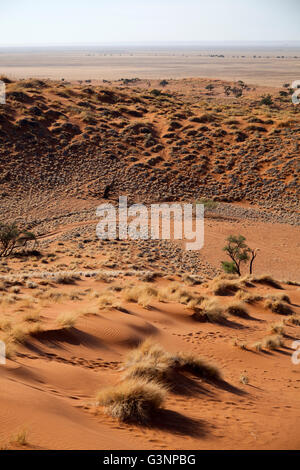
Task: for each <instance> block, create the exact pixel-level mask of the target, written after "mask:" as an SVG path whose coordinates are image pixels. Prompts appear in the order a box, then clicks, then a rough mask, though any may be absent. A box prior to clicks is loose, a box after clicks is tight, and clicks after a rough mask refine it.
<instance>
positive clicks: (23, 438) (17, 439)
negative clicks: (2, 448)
mask: <svg viewBox="0 0 300 470" xmlns="http://www.w3.org/2000/svg"><path fill="white" fill-rule="evenodd" d="M10 442H11V443H15V444H19V445H20V446H26V445H27V444H28V440H27V431H26V430H25V429H23V430H21V431H19V432H18V433H17V434H16V435H15V436H13V437H12V438H11V440H10Z"/></svg>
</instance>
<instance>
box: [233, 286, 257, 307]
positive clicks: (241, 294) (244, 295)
mask: <svg viewBox="0 0 300 470" xmlns="http://www.w3.org/2000/svg"><path fill="white" fill-rule="evenodd" d="M234 297H235V298H236V299H237V300H241V301H242V302H245V303H246V304H254V303H255V302H259V301H260V300H262V299H263V297H262V296H261V295H255V294H250V293H249V292H247V291H244V290H242V289H239V290H238V291H237V292H236V294H235V296H234Z"/></svg>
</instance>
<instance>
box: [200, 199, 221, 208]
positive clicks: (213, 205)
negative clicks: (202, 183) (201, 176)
mask: <svg viewBox="0 0 300 470" xmlns="http://www.w3.org/2000/svg"><path fill="white" fill-rule="evenodd" d="M197 204H203V205H204V209H205V210H208V211H210V210H213V209H215V208H216V207H217V206H218V203H217V202H216V201H213V200H212V199H208V198H206V197H202V198H201V199H199V201H197Z"/></svg>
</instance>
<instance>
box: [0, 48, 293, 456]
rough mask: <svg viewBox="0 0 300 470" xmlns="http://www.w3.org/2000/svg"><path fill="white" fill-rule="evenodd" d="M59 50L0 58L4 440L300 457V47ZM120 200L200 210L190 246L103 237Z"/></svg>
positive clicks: (0, 441) (43, 445)
mask: <svg viewBox="0 0 300 470" xmlns="http://www.w3.org/2000/svg"><path fill="white" fill-rule="evenodd" d="M120 53H121V52H120ZM222 53H223V51H217V52H216V54H217V55H220V54H221V55H222ZM226 53H227V55H228V51H225V53H224V54H225V56H226ZM15 54H17V53H15ZM72 54H73V53H71V52H68V53H64V54H62V53H60V54H59V53H57V52H51V54H50V53H49V54H44V55H43V58H42V59H41V57H40V56H39V57H38V56H36V57H33V56H32V55H31V56H30V58H28V56H26V55H24V56H22V57H23V59H22V60H24V63H23V62H22V60H21V59H20V57H17V58H16V56H14V54H12V53H11V52H10V53H9V54H8V53H4V52H3V51H1V54H0V59H1V62H0V72H1V73H3V76H2V77H1V80H3V81H4V82H5V84H6V104H3V105H0V162H1V165H0V192H1V201H0V219H1V222H2V223H8V224H12V223H13V222H15V223H16V224H17V226H18V227H19V228H20V229H22V230H24V229H26V230H27V231H30V232H32V233H34V235H35V238H36V239H35V240H32V241H30V242H29V243H28V244H27V245H26V247H24V246H21V244H20V245H19V246H17V247H16V249H15V250H14V251H12V253H11V254H10V255H9V256H2V257H1V258H0V339H1V340H2V341H4V342H5V344H6V355H7V360H6V364H3V365H0V384H1V385H0V422H1V424H0V445H1V449H2V450H4V449H106V450H107V449H112V450H113V449H299V446H300V434H299V417H300V398H299V389H300V365H299V364H298V362H297V355H296V354H295V349H296V348H297V345H296V346H295V342H296V341H300V329H299V324H300V290H299V287H300V279H299V267H300V251H299V246H300V241H299V222H300V214H299V166H300V161H299V132H300V106H295V105H293V104H292V101H291V94H292V93H293V90H291V88H290V85H291V83H292V81H293V80H296V79H297V78H300V76H299V73H298V72H299V65H298V64H299V57H298V59H297V58H294V56H296V57H297V56H300V52H299V51H298V52H297V51H292V52H291V51H290V52H289V54H287V52H286V51H284V52H282V51H281V50H276V52H275V51H269V50H268V51H261V53H259V52H257V51H251V52H249V51H248V50H247V51H246V52H245V51H240V52H238V51H234V52H233V51H230V56H231V58H229V57H228V58H226V57H209V56H208V57H205V58H204V57H203V55H204V51H200V52H199V54H200V55H202V56H199V57H198V56H197V55H196V53H195V52H193V53H192V52H186V51H180V52H179V51H176V52H174V55H172V54H173V52H172V53H171V52H170V51H169V52H168V60H166V58H164V57H163V53H162V52H160V53H159V54H158V53H157V52H156V54H158V55H157V56H155V53H153V52H152V53H151V54H150V53H148V54H146V53H145V52H143V54H144V55H143V57H141V56H140V55H139V54H137V53H136V55H134V56H133V57H131V58H130V56H126V57H123V58H121V59H119V58H118V59H117V58H116V57H114V56H113V57H107V58H105V57H102V56H101V57H100V55H99V57H98V56H97V57H95V56H94V54H95V51H93V50H92V51H89V52H88V54H91V55H90V56H87V55H85V56H84V58H83V57H81V56H83V55H84V54H87V53H86V52H85V53H83V52H80V54H81V56H80V54H79V56H78V53H77V56H76V57H75V55H74V54H73V55H72ZM114 54H116V52H114ZM184 54H189V57H187V58H185V57H184ZM272 54H273V55H274V56H275V57H274V58H273V59H272V58H270V57H271V55H272ZM66 55H68V57H69V59H68V60H70V63H68V64H66ZM213 55H215V54H213ZM233 55H234V56H235V57H234V58H233V57H232V56H233ZM242 55H245V57H241V56H242ZM254 55H255V56H259V55H261V56H262V57H264V56H269V58H254V57H253V56H254ZM171 56H172V58H171ZM237 56H239V57H237ZM246 56H247V57H246ZM250 56H251V58H250ZM277 56H278V58H276V57H277ZM281 56H285V58H281ZM78 57H79V58H78ZM123 59H124V63H125V65H124V68H123V69H122V67H121V68H119V67H120V63H121V62H122V61H123ZM114 60H116V63H118V64H119V65H118V66H116V67H114V66H113V61H114ZM43 61H44V63H43ZM76 61H79V62H80V63H79V64H78V63H77V62H76ZM88 61H91V62H92V65H90V66H89V65H88ZM126 61H127V62H126ZM129 61H131V62H130V64H129ZM168 61H169V62H168ZM204 61H205V63H206V65H204ZM259 61H260V62H259ZM134 62H135V63H134ZM175 62H176V64H175ZM150 63H151V64H152V67H153V68H152V70H149V69H150V68H151V67H150ZM253 63H255V68H254V66H253ZM16 64H17V65H16ZM101 64H102V65H101ZM128 64H129V65H128ZM153 64H154V65H153ZM224 64H227V65H224ZM259 64H260V65H259ZM126 67H127V71H126V70H125V69H126ZM174 69H176V74H175V73H174ZM103 71H105V72H103ZM297 73H298V76H297ZM120 195H126V196H127V197H128V201H129V202H130V203H131V204H133V203H143V204H146V205H147V204H148V205H149V204H151V203H172V202H182V203H184V202H186V203H196V202H197V201H198V202H203V203H204V205H205V220H204V226H205V243H204V247H203V248H202V249H201V250H199V251H186V250H185V242H184V241H180V240H175V239H173V238H171V240H130V239H128V240H122V239H119V238H117V239H115V240H99V238H98V237H97V235H96V226H97V223H98V218H97V216H96V208H97V207H98V206H99V204H102V203H111V204H117V202H118V198H119V196H120ZM230 235H236V236H238V235H242V236H244V237H245V239H246V243H247V244H248V245H249V247H250V248H252V249H254V250H256V253H257V255H256V258H255V260H254V265H253V270H252V273H250V272H249V263H248V262H247V263H246V262H245V263H241V273H240V275H238V274H235V273H233V274H230V273H225V272H224V271H223V269H222V265H221V261H224V260H227V261H229V258H228V256H227V254H226V252H224V251H223V247H224V246H225V245H226V239H227V238H228V237H229V236H230ZM293 357H294V360H292V358H293ZM295 359H296V360H295ZM137 385H138V386H139V387H140V389H139V390H138V391H136V395H135V397H134V400H135V401H134V403H131V404H130V406H131V407H132V408H130V406H129V408H126V409H125V405H124V403H125V402H126V400H125V398H126V394H127V393H129V391H130V387H136V386H137ZM126 387H127V388H126ZM124 390H125V391H124ZM135 390H136V389H135ZM118 391H120V394H121V393H123V394H124V396H125V398H124V396H123V401H122V404H121V406H119V405H120V403H117V400H119V397H117V395H118ZM149 395H150V398H149ZM145 397H146V398H147V397H148V398H149V402H147V403H146V405H145V408H143V407H142V408H141V409H139V406H140V405H141V403H142V401H143V399H145V400H146V398H145ZM127 398H128V396H127ZM139 400H140V401H139ZM116 403H117V405H116ZM125 404H126V405H128V403H127V402H126V403H125ZM141 406H142V405H141ZM126 413H127V414H126ZM128 413H129V414H128ZM135 418H138V419H135Z"/></svg>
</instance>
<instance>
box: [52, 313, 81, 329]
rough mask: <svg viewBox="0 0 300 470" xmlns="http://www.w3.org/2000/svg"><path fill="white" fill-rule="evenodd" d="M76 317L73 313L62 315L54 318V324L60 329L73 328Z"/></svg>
mask: <svg viewBox="0 0 300 470" xmlns="http://www.w3.org/2000/svg"><path fill="white" fill-rule="evenodd" d="M77 318H78V315H77V314H75V313H62V314H60V315H59V316H58V317H57V318H56V323H57V325H59V326H60V327H62V328H73V327H74V326H75V324H76V321H77Z"/></svg>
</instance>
